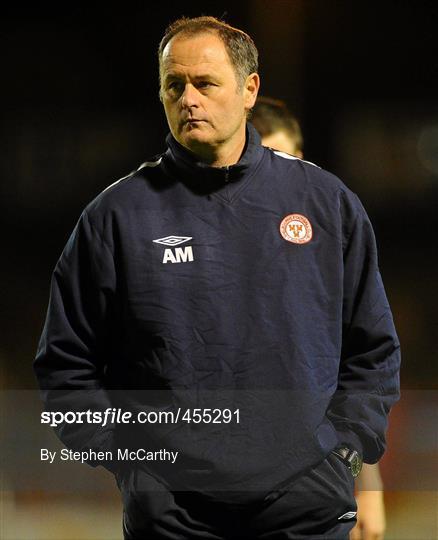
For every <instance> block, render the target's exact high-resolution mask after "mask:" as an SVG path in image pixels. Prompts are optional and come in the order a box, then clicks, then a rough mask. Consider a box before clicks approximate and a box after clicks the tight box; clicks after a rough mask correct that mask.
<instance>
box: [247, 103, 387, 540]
mask: <svg viewBox="0 0 438 540" xmlns="http://www.w3.org/2000/svg"><path fill="white" fill-rule="evenodd" d="M250 120H251V123H252V124H253V126H254V127H255V128H256V129H257V131H258V132H259V134H260V136H261V137H262V144H263V145H264V146H267V147H269V148H272V149H273V150H279V151H280V152H286V153H288V154H291V155H292V156H296V157H298V158H300V159H302V158H303V157H304V154H303V145H304V141H303V134H302V131H301V127H300V124H299V122H298V120H297V119H296V118H295V116H294V115H293V114H292V113H291V112H290V110H289V108H288V106H287V105H286V103H285V102H284V101H282V100H280V99H274V98H271V97H267V96H258V98H257V101H256V104H255V106H254V107H253V109H252V111H251V115H250ZM356 489H357V492H356V501H357V506H358V509H357V524H356V525H355V527H354V528H353V530H352V531H351V533H350V539H351V540H382V539H383V537H384V534H385V523H386V520H385V506H384V499H383V483H382V477H381V475H380V471H379V465H378V464H377V463H375V464H374V465H370V464H368V463H364V464H363V468H362V471H361V473H360V475H359V476H358V477H357V478H356Z"/></svg>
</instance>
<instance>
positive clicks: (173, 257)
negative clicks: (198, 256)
mask: <svg viewBox="0 0 438 540" xmlns="http://www.w3.org/2000/svg"><path fill="white" fill-rule="evenodd" d="M191 261H193V250H192V246H186V247H184V248H181V247H177V248H175V253H174V252H173V251H172V250H171V249H170V248H167V249H165V250H164V255H163V264H166V263H168V262H171V263H180V262H191Z"/></svg>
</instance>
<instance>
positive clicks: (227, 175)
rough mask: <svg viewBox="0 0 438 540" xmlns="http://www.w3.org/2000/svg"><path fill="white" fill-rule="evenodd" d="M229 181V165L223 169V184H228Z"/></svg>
mask: <svg viewBox="0 0 438 540" xmlns="http://www.w3.org/2000/svg"><path fill="white" fill-rule="evenodd" d="M229 181H230V167H229V165H227V166H226V167H225V182H229Z"/></svg>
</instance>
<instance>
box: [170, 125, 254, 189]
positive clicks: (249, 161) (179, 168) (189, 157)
mask: <svg viewBox="0 0 438 540" xmlns="http://www.w3.org/2000/svg"><path fill="white" fill-rule="evenodd" d="M166 143H167V146H168V148H167V150H166V152H165V153H164V154H163V162H164V163H163V164H164V165H165V167H166V168H169V169H170V172H171V173H173V175H174V176H176V177H177V179H181V180H182V181H184V183H187V184H189V186H190V187H192V188H194V189H196V191H202V192H205V193H209V192H213V191H220V190H222V189H224V190H225V191H227V192H228V194H229V195H231V192H232V191H234V190H235V189H237V184H239V189H240V184H241V183H242V180H243V179H245V178H249V177H250V176H252V173H253V172H254V171H255V169H256V168H257V166H258V164H259V163H260V160H261V158H262V156H263V147H262V146H261V140H260V135H259V134H258V132H257V131H256V129H255V128H254V127H253V126H252V125H251V124H249V123H247V124H246V143H245V148H244V150H243V153H242V155H241V157H240V159H239V161H238V162H237V163H236V164H234V165H230V166H227V167H211V166H210V165H208V164H207V163H204V162H202V161H200V160H199V158H198V157H197V156H196V155H195V154H194V153H193V152H190V151H189V150H187V149H186V148H185V147H184V146H182V145H181V144H179V143H178V142H177V141H176V139H175V138H174V137H173V136H172V134H171V133H169V135H168V136H167V138H166ZM234 185H236V187H234ZM227 198H228V197H227Z"/></svg>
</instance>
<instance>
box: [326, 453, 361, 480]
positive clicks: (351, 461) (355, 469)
mask: <svg viewBox="0 0 438 540" xmlns="http://www.w3.org/2000/svg"><path fill="white" fill-rule="evenodd" d="M332 453H333V454H335V455H336V456H338V458H340V459H341V460H342V461H343V462H344V463H345V465H347V467H348V468H349V469H350V471H351V474H352V475H353V477H354V478H356V477H357V476H358V475H359V473H360V471H361V470H362V463H363V462H362V458H361V457H360V454H359V452H357V451H356V450H351V449H350V448H347V447H346V446H340V447H339V448H335V449H334V450H332Z"/></svg>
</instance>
